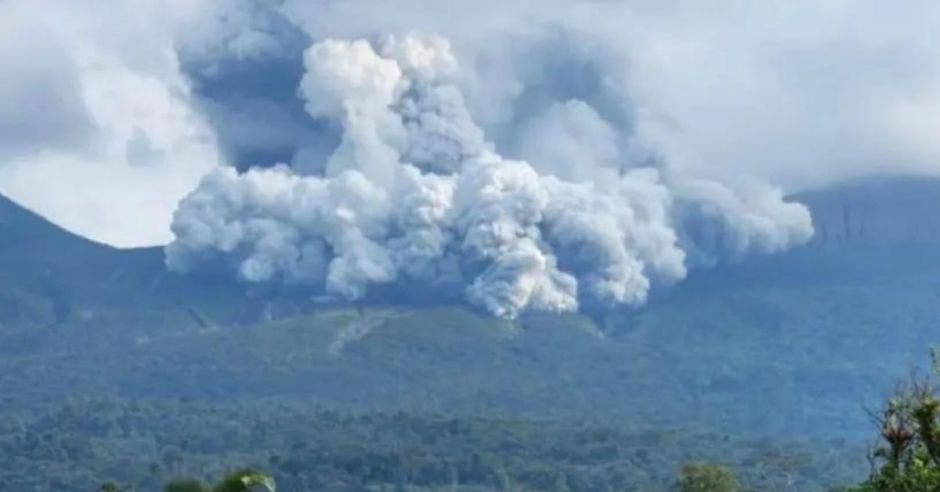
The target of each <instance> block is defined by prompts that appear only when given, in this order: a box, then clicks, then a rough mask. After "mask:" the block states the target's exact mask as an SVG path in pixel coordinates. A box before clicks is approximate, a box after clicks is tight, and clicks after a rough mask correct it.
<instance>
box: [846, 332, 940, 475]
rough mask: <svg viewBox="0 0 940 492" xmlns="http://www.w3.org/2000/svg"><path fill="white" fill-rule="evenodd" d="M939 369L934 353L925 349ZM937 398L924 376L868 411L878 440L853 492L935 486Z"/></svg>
mask: <svg viewBox="0 0 940 492" xmlns="http://www.w3.org/2000/svg"><path fill="white" fill-rule="evenodd" d="M931 357H932V359H933V372H934V374H940V359H938V352H937V351H936V350H932V351H931ZM938 417H940V397H938V394H937V389H936V387H935V386H934V385H933V383H932V382H931V381H930V380H929V379H926V378H924V379H916V378H915V379H914V381H913V382H912V383H911V384H909V385H906V386H903V387H901V388H900V389H899V390H898V391H897V393H896V394H895V396H894V397H893V398H890V399H889V400H888V402H887V404H886V405H885V407H884V409H883V410H882V411H881V412H880V413H876V414H874V420H875V422H876V423H877V425H878V430H879V434H880V436H879V437H880V439H881V444H880V445H879V446H877V447H876V448H875V449H874V450H873V452H872V453H871V454H870V456H869V461H870V462H871V463H872V472H871V475H870V476H869V478H868V480H866V481H865V482H863V483H862V484H861V485H859V486H858V487H856V488H854V489H849V490H852V491H856V492H922V491H927V492H930V491H940V422H938Z"/></svg>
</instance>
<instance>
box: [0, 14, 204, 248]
mask: <svg viewBox="0 0 940 492" xmlns="http://www.w3.org/2000/svg"><path fill="white" fill-rule="evenodd" d="M180 5H181V6H176V5H175V4H173V3H172V2H171V3H170V4H165V5H163V4H162V2H151V3H146V2H135V3H134V5H130V4H124V3H120V4H115V3H114V2H90V3H88V4H84V3H83V4H82V5H79V4H73V3H62V2H53V1H41V0H40V1H30V2H20V1H14V2H7V3H4V4H2V5H0V19H3V23H4V24H6V25H7V26H8V27H11V28H10V29H3V30H2V32H3V34H0V37H2V38H3V39H2V41H0V45H2V46H3V48H2V50H0V53H3V61H4V71H5V73H6V74H7V78H8V82H5V83H4V86H0V90H3V94H2V97H3V98H4V99H7V98H10V99H12V100H13V102H12V107H10V106H9V105H10V103H9V102H8V103H7V104H5V105H4V106H0V111H2V112H3V113H4V114H5V113H7V112H10V113H16V114H18V115H19V116H18V117H17V119H14V120H13V121H14V125H15V126H17V127H18V128H19V129H20V130H21V131H22V132H28V133H29V143H28V145H20V146H17V145H4V148H3V149H0V154H2V155H3V156H4V160H3V162H2V163H0V192H2V193H4V194H6V195H8V196H9V197H11V198H13V199H14V200H16V201H18V202H19V203H21V204H23V205H25V206H27V207H29V208H32V209H34V210H36V211H38V212H39V213H41V214H43V215H45V216H46V217H48V218H49V219H51V220H52V221H54V222H56V223H58V224H59V225H61V226H63V227H65V228H67V229H70V230H72V231H75V232H77V233H79V234H82V235H84V236H87V237H90V238H92V239H95V240H98V241H101V242H106V243H109V244H115V245H119V246H141V245H152V244H162V243H165V242H167V241H169V240H170V239H171V235H170V230H169V224H170V221H171V218H172V213H173V210H174V209H175V207H176V203H177V202H178V201H179V199H180V198H181V197H182V196H184V195H185V194H186V193H187V192H188V191H190V190H191V189H192V188H193V187H194V186H195V185H196V183H198V181H199V179H200V178H201V177H202V176H203V175H204V174H205V173H206V172H208V171H209V170H211V169H212V168H214V167H215V166H217V165H218V164H219V156H218V152H217V150H216V143H215V137H214V135H213V132H212V130H211V128H209V127H208V125H207V124H206V123H205V121H203V118H202V116H201V115H200V114H199V113H198V112H197V111H195V110H194V109H193V107H192V106H191V104H190V96H189V90H188V87H187V82H186V80H185V79H184V78H183V77H182V75H181V73H180V71H179V66H178V62H177V59H176V52H175V50H174V44H173V39H174V38H173V35H174V33H173V31H172V29H173V26H174V25H175V22H176V19H174V18H173V17H172V15H174V14H180V13H182V12H183V11H184V10H185V9H186V5H185V3H180ZM34 33H39V35H36V34H34ZM9 80H12V82H10V81H9ZM9 86H12V90H11V88H10V87H9ZM49 91H52V92H51V93H50V92H49ZM10 92H13V93H12V94H10ZM10 99H8V100H10Z"/></svg>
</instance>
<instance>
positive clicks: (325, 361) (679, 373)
mask: <svg viewBox="0 0 940 492" xmlns="http://www.w3.org/2000/svg"><path fill="white" fill-rule="evenodd" d="M798 198H799V199H800V200H802V201H804V202H805V203H807V204H809V205H810V206H811V207H812V209H813V213H814V217H815V219H816V225H817V229H818V231H819V234H818V235H817V237H816V239H814V241H813V242H812V243H811V244H810V245H808V246H807V247H804V248H800V249H798V250H795V251H792V252H788V253H785V254H782V255H775V256H766V257H757V258H749V259H744V260H742V261H740V262H737V263H733V264H730V265H724V266H721V267H719V268H716V269H712V270H706V271H698V272H694V273H693V274H692V275H691V277H690V278H689V279H688V280H687V281H686V282H684V283H682V284H680V285H678V286H676V287H675V288H673V289H671V290H668V291H666V292H663V293H661V294H660V295H658V296H657V297H656V298H654V299H653V300H652V301H651V302H650V304H649V305H648V306H646V307H644V308H642V309H639V310H635V311H629V312H621V313H614V314H611V315H609V316H607V317H606V318H605V319H593V320H592V319H589V318H586V317H584V316H578V315H569V316H550V315H534V314H532V315H526V316H523V317H522V318H521V319H519V320H517V321H515V322H506V321H500V320H495V319H492V318H488V317H485V316H482V315H480V314H478V313H474V312H471V311H468V310H466V309H464V308H462V307H454V306H436V307H435V306H426V307H418V306H403V305H398V306H381V305H364V306H359V307H343V306H333V307H329V306H318V305H316V304H314V303H312V302H311V301H309V300H307V299H305V298H303V297H302V296H300V297H298V296H296V295H294V294H293V293H291V294H283V293H278V292H276V291H272V290H265V289H245V288H244V287H241V286H238V285H235V284H231V283H228V282H225V281H222V280H218V279H205V278H200V279H190V278H185V277H179V276H175V275H170V274H167V273H166V272H165V271H164V269H163V267H162V261H161V255H160V251H159V250H157V249H148V250H131V251H121V250H115V249H112V248H108V247H104V246H100V245H96V244H93V243H89V242H87V241H84V240H82V239H80V238H76V237H74V236H71V235H69V234H67V233H65V232H64V231H61V230H58V229H57V228H54V227H53V226H50V225H48V224H46V223H45V222H44V221H42V220H41V219H39V218H37V217H35V216H33V215H31V214H29V213H28V212H25V211H23V210H21V209H18V207H15V206H13V205H11V204H9V203H3V204H2V208H0V210H2V211H3V217H4V221H3V224H4V226H3V227H4V229H3V235H4V239H3V243H2V244H3V245H2V255H0V256H2V257H0V261H2V262H3V263H2V264H3V265H4V268H10V270H5V271H8V272H10V274H9V275H5V276H4V280H3V281H2V285H0V292H2V296H4V297H3V298H4V299H6V301H5V304H4V305H5V306H6V307H5V308H4V309H3V310H2V311H0V315H2V316H3V318H2V320H3V325H0V328H2V330H0V333H2V334H3V336H4V337H5V338H4V339H3V340H0V342H2V345H0V347H2V348H0V352H2V353H7V354H9V356H8V357H6V358H0V365H2V366H3V367H2V369H3V370H4V372H5V373H6V375H7V376H6V377H5V378H4V379H3V380H2V383H0V388H3V389H4V392H7V394H18V395H22V399H23V402H24V404H25V402H27V401H28V402H40V401H43V400H44V399H49V398H60V397H63V396H66V395H76V394H78V395H111V396H117V397H147V396H148V395H151V396H159V397H174V396H187V397H191V398H209V399H221V398H230V397H233V396H234V397H237V398H247V399H255V398H270V397H285V398H304V399H306V398H313V399H315V400H317V401H319V402H321V403H323V404H327V405H338V406H343V407H354V408H359V409H370V408H380V409H382V408H384V409H393V408H406V409H411V410H423V411H438V412H455V413H469V414H496V415H502V416H506V415H508V416H520V417H536V418H567V419H570V418H575V419H600V420H609V419H617V420H627V421H631V422H634V423H637V424H639V425H653V426H669V427H690V426H691V427H697V428H702V429H706V430H720V431H726V432H739V433H743V434H747V435H762V434H785V433H788V432H794V431H799V432H803V433H806V434H815V433H818V434H820V435H826V436H833V437H840V436H841V437H853V436H861V435H867V432H868V430H869V425H868V422H867V418H866V417H865V414H864V412H863V411H862V405H863V404H864V403H866V402H867V403H874V402H877V401H879V399H880V397H881V396H882V395H883V393H884V392H886V391H887V390H888V389H889V388H890V387H891V385H892V384H893V383H894V382H895V381H896V380H897V379H898V378H901V377H904V376H905V375H906V374H907V373H908V371H909V369H910V368H911V367H913V366H915V365H918V364H921V363H922V362H923V361H925V360H926V355H927V349H928V347H929V345H930V344H931V343H932V342H933V341H935V340H937V339H938V338H940V332H938V331H937V329H936V326H935V323H936V320H937V318H938V314H940V312H938V309H937V306H940V303H938V300H940V275H938V274H940V220H938V219H936V218H935V217H934V216H933V214H932V209H933V208H934V207H935V206H936V205H937V204H940V180H932V179H909V178H892V179H887V178H882V179H872V180H865V181H859V182H854V183H849V184H845V185H842V186H839V187H834V188H829V189H826V190H819V191H815V192H809V193H804V194H801V195H800V196H798ZM25 244H29V245H30V246H29V247H25V246H24V245H25ZM11 306H12V307H11ZM23 367H31V369H30V371H29V372H28V374H24V373H23V371H22V368H23ZM37 368H38V369H37Z"/></svg>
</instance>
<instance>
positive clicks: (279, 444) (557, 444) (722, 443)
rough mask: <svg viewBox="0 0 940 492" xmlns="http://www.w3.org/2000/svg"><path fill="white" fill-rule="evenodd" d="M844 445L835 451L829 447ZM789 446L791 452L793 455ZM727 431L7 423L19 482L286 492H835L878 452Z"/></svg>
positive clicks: (132, 414) (128, 406)
mask: <svg viewBox="0 0 940 492" xmlns="http://www.w3.org/2000/svg"><path fill="white" fill-rule="evenodd" d="M830 449H831V450H833V451H832V452H831V453H830V452H829V450H830ZM781 450H785V451H781ZM826 450H827V451H826V452H825V453H818V452H816V451H815V450H814V449H813V448H812V447H810V446H807V445H805V444H803V443H800V442H792V441H782V440H776V439H775V440H746V439H741V438H737V437H734V436H729V435H724V434H709V433H696V432H689V431H667V430H649V429H642V428H631V427H630V426H627V425H612V424H588V423H565V422H557V421H534V420H513V419H495V418H481V417H459V418H457V417H452V416H443V415H433V414H432V415H429V414H409V413H398V412H392V413H386V412H369V413H363V414H350V413H348V412H345V411H336V410H330V409H326V408H319V409H317V408H316V406H315V405H313V404H309V403H308V404H301V403H297V404H288V403H283V402H273V401H272V402H267V403H263V402H258V403H240V404H238V405H226V404H222V403H218V404H215V403H213V404H207V403H203V402H198V401H179V400H176V401H170V400H151V401H145V400H131V401H116V400H113V401H112V400H73V401H71V402H69V403H66V404H64V405H61V406H56V407H51V408H49V409H47V410H45V411H43V412H41V413H37V414H25V413H20V414H10V413H7V414H6V417H5V418H4V419H2V420H0V456H14V457H16V458H15V459H11V460H0V476H2V477H4V487H9V488H10V489H11V490H90V489H92V488H93V487H94V484H102V483H113V484H116V485H117V486H119V487H120V490H122V491H129V490H137V491H155V490H160V489H161V488H162V487H163V486H164V485H165V484H166V483H168V482H169V481H171V480H173V479H175V478H177V477H192V478H193V479H195V480H198V481H200V482H204V483H205V482H209V483H211V482H212V481H214V480H215V479H216V477H219V476H222V475H223V474H225V473H226V472H227V471H229V470H231V469H232V467H235V466H248V467H250V468H251V469H256V470H265V471H266V472H269V473H270V474H271V476H273V477H275V478H276V479H277V482H278V484H277V485H278V489H279V490H285V491H307V490H316V491H347V490H382V488H383V487H384V488H385V490H396V488H398V487H404V488H405V490H409V491H412V492H416V491H427V492H430V491H435V490H453V487H454V486H455V484H456V486H458V487H459V488H458V490H461V491H478V492H479V491H484V490H505V489H506V488H507V487H511V489H512V490H514V491H520V492H522V491H563V490H567V491H569V492H593V491H622V490H638V491H643V492H647V491H671V490H674V488H675V486H676V473H677V471H678V470H679V469H680V467H681V466H682V465H683V464H684V463H687V462H690V461H696V460H708V461H716V462H717V461H720V462H721V463H724V464H727V465H728V466H729V467H730V468H732V469H734V470H735V472H736V473H737V474H738V475H739V477H740V481H741V483H742V484H743V485H745V486H747V487H750V488H753V489H756V490H774V491H775V490H786V487H787V484H791V483H792V484H793V485H792V486H791V489H792V488H794V487H795V488H796V490H801V491H804V490H805V491H824V490H827V489H828V488H829V487H830V486H831V485H836V484H845V483H851V482H852V481H853V480H856V477H857V472H856V470H855V469H854V468H853V466H854V465H858V464H862V465H864V464H863V463H858V462H857V461H856V460H852V459H850V458H851V457H852V456H862V455H863V453H864V449H855V448H851V447H848V446H844V445H843V446H839V445H837V444H836V443H833V444H832V445H831V446H827V447H826Z"/></svg>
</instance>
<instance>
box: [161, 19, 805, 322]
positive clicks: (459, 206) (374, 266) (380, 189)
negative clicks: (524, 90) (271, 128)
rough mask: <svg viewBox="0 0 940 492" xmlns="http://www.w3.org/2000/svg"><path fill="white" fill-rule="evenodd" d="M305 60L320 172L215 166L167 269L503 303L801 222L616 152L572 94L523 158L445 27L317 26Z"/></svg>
mask: <svg viewBox="0 0 940 492" xmlns="http://www.w3.org/2000/svg"><path fill="white" fill-rule="evenodd" d="M304 63H305V67H306V75H305V76H304V78H303V80H302V82H301V85H300V88H299V94H300V95H301V96H302V97H303V98H304V100H305V102H306V105H305V108H306V110H307V112H308V113H309V114H310V116H311V117H313V118H317V119H323V120H329V121H332V122H334V123H336V124H337V125H338V126H340V127H341V128H342V134H341V138H340V142H339V144H338V145H337V147H336V149H335V151H334V152H333V153H332V155H330V156H329V158H328V159H327V160H326V162H325V164H324V166H323V171H322V173H319V174H316V175H300V174H297V173H295V172H293V171H292V170H291V169H290V168H289V167H287V166H286V165H282V166H276V167H273V168H268V169H258V168H255V169H250V170H248V171H247V172H245V173H243V174H239V173H238V172H236V171H235V170H234V169H232V168H224V169H219V170H217V171H214V172H213V173H211V174H210V175H208V176H207V177H206V178H205V179H204V180H203V181H202V183H201V184H200V186H199V187H198V188H197V189H196V190H195V191H193V192H192V193H191V194H190V195H189V196H188V197H186V198H185V199H184V200H183V201H182V202H181V204H180V206H179V209H178V210H177V212H176V214H175V216H174V221H173V227H172V229H173V232H174V234H175V237H176V239H175V240H174V241H173V242H172V243H171V244H170V245H169V246H167V248H166V261H167V264H168V266H169V267H170V268H171V269H173V270H176V271H180V272H187V271H192V270H197V269H200V268H218V267H221V268H225V269H229V270H231V271H233V272H234V273H235V274H236V275H237V276H238V277H239V278H240V279H241V280H243V281H246V282H283V283H288V284H295V285H298V286H302V287H303V288H307V289H309V291H310V293H311V294H312V295H318V296H322V295H325V296H329V297H333V298H336V299H347V300H354V299H359V298H362V297H364V296H367V295H369V294H370V292H395V291H396V290H400V291H403V292H410V293H414V292H419V293H422V294H423V295H426V296H444V297H450V298H462V299H464V300H466V301H467V302H469V303H471V304H473V305H475V306H478V307H481V308H483V309H485V310H487V311H488V312H490V313H492V314H493V315H496V316H501V317H509V318H511V317H514V316H516V315H518V314H519V313H520V312H522V311H524V310H541V311H556V312H564V311H575V310H578V309H579V307H585V308H589V309H608V308H614V307H617V306H624V305H626V306H630V305H639V304H642V303H643V302H645V301H646V299H647V296H648V293H649V292H650V290H651V289H652V288H655V287H656V286H662V285H668V284H670V283H674V282H676V281H679V280H681V279H682V278H684V277H685V275H686V274H687V269H688V268H689V267H690V266H697V265H700V264H707V263H709V262H714V261H717V260H718V259H720V258H723V257H728V256H731V257H736V256H740V255H744V254H748V253H752V252H757V253H771V252H776V251H780V250H783V249H786V248H789V247H792V246H794V245H799V244H802V243H804V242H806V241H807V240H808V239H809V238H810V236H811V235H812V222H811V219H810V215H809V212H808V211H807V209H806V208H805V207H803V206H802V205H800V204H797V203H789V202H786V201H784V199H783V197H782V194H781V193H780V192H779V191H777V190H775V189H772V188H770V187H766V186H748V187H746V188H744V189H731V188H729V187H727V186H725V185H722V184H720V183H717V182H712V181H707V180H703V179H700V178H697V177H690V176H684V175H681V174H679V173H676V172H675V171H673V170H670V169H667V168H664V167H658V168H657V167H648V166H647V167H643V166H633V167H631V166H630V163H629V162H618V154H617V146H616V145H612V144H611V145H608V143H609V142H610V140H611V139H612V138H616V134H615V132H614V131H613V129H612V127H611V126H610V125H608V124H606V123H605V122H604V120H603V119H602V118H601V117H600V116H599V115H598V113H597V112H596V111H595V110H594V109H593V108H591V106H590V105H588V104H586V103H584V102H582V101H577V100H573V101H568V102H566V103H562V104H558V105H557V106H555V107H552V108H549V110H548V111H546V113H545V115H544V117H543V118H542V119H541V120H540V121H539V122H537V124H534V125H532V128H531V129H530V131H527V132H526V134H525V135H524V136H523V137H522V138H524V139H525V142H524V143H523V145H521V147H525V148H529V149H533V151H532V152H531V153H530V154H533V155H535V156H536V158H535V159H533V160H532V162H525V161H522V160H513V159H509V158H506V157H503V156H502V155H499V153H497V152H496V151H495V150H494V146H493V145H492V144H491V143H489V142H488V141H487V140H486V138H485V136H484V133H483V131H482V129H481V128H480V127H479V126H478V125H477V124H475V123H474V121H473V119H472V118H471V115H470V112H469V111H468V109H467V107H466V105H465V103H464V99H463V96H462V94H461V91H460V89H459V87H458V83H457V80H458V75H459V66H458V63H457V60H456V59H455V58H454V56H453V54H452V53H451V51H450V47H449V44H448V42H447V41H446V40H445V39H442V38H438V37H431V38H418V37H415V36H408V37H404V38H399V39H396V38H391V39H389V40H388V41H387V42H385V43H384V44H383V45H381V46H380V47H378V49H376V47H374V46H373V45H372V44H370V43H369V42H367V41H362V40H360V41H337V40H326V41H322V42H318V43H316V44H314V45H313V46H312V47H310V48H309V49H308V50H307V51H306V53H305V57H304ZM539 142H543V143H544V146H543V147H540V145H539ZM540 149H541V150H547V152H546V151H540ZM687 227H688V229H686V228H687ZM716 237H720V240H716V239H715V238H716Z"/></svg>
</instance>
